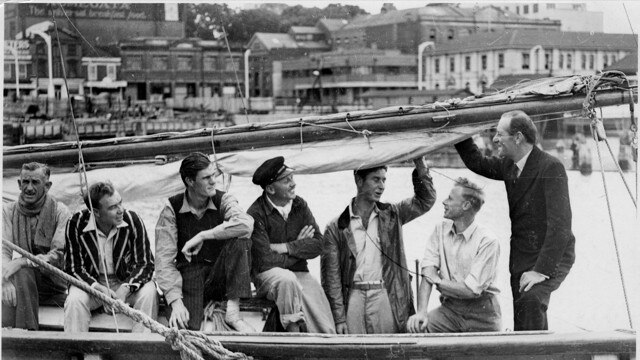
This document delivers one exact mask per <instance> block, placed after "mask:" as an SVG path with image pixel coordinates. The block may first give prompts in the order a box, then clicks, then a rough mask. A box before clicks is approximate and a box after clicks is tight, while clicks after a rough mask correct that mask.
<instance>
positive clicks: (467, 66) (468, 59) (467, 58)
mask: <svg viewBox="0 0 640 360" xmlns="http://www.w3.org/2000/svg"><path fill="white" fill-rule="evenodd" d="M464 70H465V71H471V56H465V57H464Z"/></svg>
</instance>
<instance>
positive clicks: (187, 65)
mask: <svg viewBox="0 0 640 360" xmlns="http://www.w3.org/2000/svg"><path fill="white" fill-rule="evenodd" d="M191 59H192V58H191V56H178V64H177V65H178V66H177V70H181V71H187V70H192V69H193V65H192V61H191Z"/></svg>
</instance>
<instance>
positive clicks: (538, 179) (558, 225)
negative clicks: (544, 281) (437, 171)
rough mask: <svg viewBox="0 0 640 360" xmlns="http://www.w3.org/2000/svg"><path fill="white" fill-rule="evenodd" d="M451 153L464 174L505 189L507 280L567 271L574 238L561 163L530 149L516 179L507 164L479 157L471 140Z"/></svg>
mask: <svg viewBox="0 0 640 360" xmlns="http://www.w3.org/2000/svg"><path fill="white" fill-rule="evenodd" d="M455 147H456V150H458V154H460V157H461V158H462V161H463V162H464V164H465V165H466V166H467V167H468V168H469V170H471V171H473V172H475V173H476V174H479V175H482V176H485V177H488V178H490V179H494V180H502V181H504V183H505V187H506V189H507V198H508V201H509V217H510V218H511V252H510V256H509V270H510V272H511V274H512V275H517V274H521V273H522V272H524V271H529V270H534V271H537V272H539V273H541V274H544V275H547V276H550V277H554V276H555V275H556V274H557V272H558V270H561V271H567V270H566V269H569V268H570V267H571V265H573V262H574V260H575V238H574V236H573V233H572V232H571V205H570V203H569V187H568V183H567V173H566V171H565V169H564V166H563V165H562V163H561V162H560V161H559V160H558V159H556V158H554V157H553V156H551V155H549V154H547V153H545V152H544V151H542V150H540V149H538V148H537V147H535V146H534V147H533V150H532V151H531V154H530V155H529V158H528V159H527V162H526V164H525V166H524V169H523V170H522V173H521V174H520V177H519V178H516V177H515V173H514V169H515V167H516V165H515V163H514V162H513V161H512V160H511V159H508V158H499V157H495V156H492V157H486V156H483V155H482V153H481V152H480V150H479V149H478V147H477V146H476V145H475V144H474V142H473V140H471V139H467V140H465V141H462V142H460V143H458V144H456V145H455ZM561 265H562V266H561Z"/></svg>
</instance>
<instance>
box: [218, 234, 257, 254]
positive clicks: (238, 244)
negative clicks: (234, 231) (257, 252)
mask: <svg viewBox="0 0 640 360" xmlns="http://www.w3.org/2000/svg"><path fill="white" fill-rule="evenodd" d="M224 247H225V250H226V252H227V253H228V254H238V253H244V252H249V251H250V250H251V239H249V238H236V239H230V240H227V241H226V243H225V244H224Z"/></svg>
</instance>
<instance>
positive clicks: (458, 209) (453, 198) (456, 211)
mask: <svg viewBox="0 0 640 360" xmlns="http://www.w3.org/2000/svg"><path fill="white" fill-rule="evenodd" d="M465 202H466V200H465V199H464V197H463V196H462V189H461V188H460V187H459V186H454V187H453V189H451V192H450V193H449V197H448V198H446V199H444V201H443V202H442V205H444V218H445V219H450V220H457V219H459V218H460V217H461V216H462V215H463V214H464V211H465V209H464V204H465Z"/></svg>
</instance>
